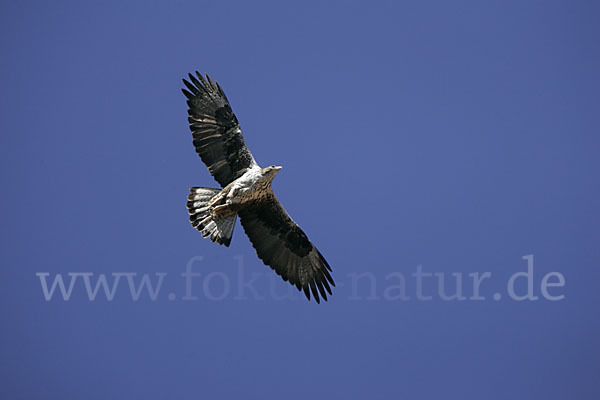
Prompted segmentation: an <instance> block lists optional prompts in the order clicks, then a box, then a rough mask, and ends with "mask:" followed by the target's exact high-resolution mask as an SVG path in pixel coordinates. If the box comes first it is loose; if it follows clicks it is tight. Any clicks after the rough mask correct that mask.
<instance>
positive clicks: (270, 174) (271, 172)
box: [262, 165, 282, 181]
mask: <svg viewBox="0 0 600 400" xmlns="http://www.w3.org/2000/svg"><path fill="white" fill-rule="evenodd" d="M281 168H282V167H281V166H278V165H270V166H268V167H266V168H263V169H262V173H263V176H264V177H265V178H267V179H268V180H269V181H271V180H273V178H275V175H277V173H278V172H279V170H280V169H281Z"/></svg>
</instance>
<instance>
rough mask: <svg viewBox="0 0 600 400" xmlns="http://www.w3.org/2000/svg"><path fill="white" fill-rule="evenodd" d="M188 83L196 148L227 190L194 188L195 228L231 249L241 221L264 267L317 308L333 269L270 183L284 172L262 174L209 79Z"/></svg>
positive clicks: (274, 170)
mask: <svg viewBox="0 0 600 400" xmlns="http://www.w3.org/2000/svg"><path fill="white" fill-rule="evenodd" d="M196 76H197V78H198V79H199V80H198V79H196V77H194V76H193V75H191V74H190V75H189V78H190V81H191V83H190V82H188V81H186V80H184V81H183V82H184V84H185V85H186V87H187V88H188V89H189V91H188V90H185V89H183V93H184V94H185V95H186V97H187V98H188V106H189V110H188V114H189V118H188V120H189V122H190V129H191V130H192V133H193V137H194V146H195V147H196V151H197V152H198V154H199V155H200V157H201V158H202V161H204V163H205V164H206V166H207V167H208V169H209V171H210V173H211V174H212V175H213V176H214V177H215V179H216V180H217V181H218V182H219V183H220V184H221V186H222V187H223V189H213V188H206V187H193V188H191V189H190V194H189V195H188V203H187V208H188V212H189V214H190V221H191V223H192V226H193V227H194V228H196V229H197V230H198V231H200V232H201V233H202V235H203V236H204V237H208V238H210V240H211V241H213V242H217V243H219V244H224V245H225V246H229V244H230V243H231V237H232V235H233V228H234V227H235V222H236V219H237V216H239V217H240V220H241V223H242V226H243V227H244V230H245V231H246V234H247V235H248V237H249V238H250V241H251V242H252V245H253V246H254V248H255V250H256V252H257V254H258V256H259V257H260V258H261V259H262V260H263V262H264V263H265V264H267V265H269V266H270V267H271V268H273V269H274V270H275V272H277V274H279V275H281V277H282V278H283V279H284V280H286V281H287V280H289V281H290V283H291V284H293V285H295V286H296V287H297V288H298V290H303V291H304V293H305V295H306V297H307V298H308V299H310V293H311V292H312V295H313V297H314V298H315V300H316V301H317V302H319V294H320V295H321V297H322V298H323V299H325V300H327V294H326V292H327V293H329V294H331V293H332V292H331V287H330V285H331V286H335V283H334V281H333V279H332V277H331V275H330V274H329V271H331V267H329V264H327V261H325V258H324V257H323V256H322V255H321V253H320V252H319V251H318V250H317V249H316V248H315V247H314V245H313V244H312V243H311V242H310V241H309V240H308V238H307V237H306V235H305V234H304V232H303V231H302V230H301V229H300V227H298V225H297V224H296V223H295V222H294V221H293V220H292V219H291V217H290V216H289V215H288V213H287V212H286V211H285V209H284V208H283V207H282V206H281V204H280V203H279V201H278V200H277V197H276V196H275V194H274V193H273V189H272V188H271V183H272V181H273V178H274V177H275V175H277V172H278V171H279V170H280V169H281V167H277V166H269V167H266V168H261V167H260V166H259V165H258V164H257V163H256V161H255V160H254V157H253V156H252V154H251V153H250V150H249V149H248V148H247V146H246V144H245V142H244V139H243V137H242V131H241V129H240V127H239V124H238V121H237V118H236V117H235V115H234V114H233V111H232V110H231V106H230V105H229V101H228V100H227V97H226V96H225V93H224V92H223V90H222V89H221V87H220V86H219V85H218V84H215V83H213V82H212V81H211V80H210V78H209V77H208V75H207V76H206V79H204V77H202V75H200V74H199V73H197V72H196Z"/></svg>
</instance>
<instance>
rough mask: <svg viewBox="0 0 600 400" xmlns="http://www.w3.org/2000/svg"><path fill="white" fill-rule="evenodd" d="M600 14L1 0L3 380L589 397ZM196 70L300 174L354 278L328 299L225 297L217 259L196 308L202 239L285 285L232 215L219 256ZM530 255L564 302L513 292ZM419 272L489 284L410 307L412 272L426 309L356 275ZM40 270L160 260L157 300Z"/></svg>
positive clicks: (318, 221)
mask: <svg viewBox="0 0 600 400" xmlns="http://www.w3.org/2000/svg"><path fill="white" fill-rule="evenodd" d="M599 12H600V7H599V6H598V3H595V2H578V1H572V2H567V1H563V2H556V1H526V2H523V1H516V2H491V1H486V2H479V1H472V2H446V1H442V2H428V1H425V2H420V1H414V2H392V1H386V2H366V1H365V2H314V3H311V2H297V3H295V4H284V3H283V2H256V3H255V2H252V4H251V2H217V1H212V2H164V3H155V2H115V3H112V4H109V3H108V2H97V3H95V4H86V3H85V2H16V1H3V2H2V4H1V5H0V15H1V17H0V46H1V47H0V49H1V54H2V61H1V63H0V76H1V78H0V79H1V80H2V86H1V88H0V102H1V103H0V116H1V118H0V132H1V136H0V163H1V172H0V173H1V182H2V195H1V198H0V202H1V206H2V211H3V216H2V230H1V235H2V240H1V245H0V246H1V253H0V260H1V263H2V273H1V277H0V300H1V302H0V320H1V321H2V325H1V328H0V329H1V330H0V332H1V337H0V339H1V342H0V397H2V398H6V399H9V398H11V399H32V398H52V399H75V398H85V399H107V398H123V399H132V398H145V399H165V398H172V399H205V398H208V399H210V398H292V399H305V398H381V399H389V398H407V399H430V398H466V399H482V398H484V399H507V398H510V399H542V398H544V399H563V398H578V399H596V398H599V395H600V389H599V386H598V379H597V378H598V376H597V375H598V370H599V367H600V365H599V364H600V346H599V342H598V337H599V335H600V319H599V318H598V317H599V315H598V314H599V313H598V298H597V296H598V289H599V288H600V265H599V262H600V252H599V246H598V244H599V242H600V235H599V232H598V227H599V226H600V221H599V218H598V204H599V180H598V171H599V167H600V161H599V159H598V150H599V144H600V140H599V137H598V134H599V133H600V123H599V115H600V113H599V111H600V95H599V93H600V79H599V75H598V71H600V55H599V53H600V52H599V47H598V39H599V37H600V28H599V25H598V15H599ZM195 69H199V70H200V71H203V72H209V73H210V74H211V75H212V77H214V78H215V79H217V80H218V81H219V82H220V83H221V85H222V86H223V87H224V89H225V91H226V93H227V94H228V97H229V99H230V101H231V102H232V105H233V108H234V110H235V112H236V114H237V116H238V118H239V120H240V121H241V124H242V128H243V130H244V133H245V136H246V140H247V142H248V144H249V146H250V147H251V149H252V151H253V153H254V155H255V157H256V159H257V160H258V162H259V163H261V164H262V165H269V164H282V165H283V166H284V169H283V170H282V171H281V172H280V174H279V175H278V177H277V179H276V181H275V184H274V188H275V191H276V193H277V194H278V196H279V197H280V199H281V201H282V203H283V204H285V206H286V208H287V209H288V211H289V212H290V213H291V215H292V216H293V217H294V219H295V220H296V221H297V222H298V223H299V224H300V225H301V226H302V227H303V228H304V230H305V231H306V232H307V234H308V235H309V237H310V238H311V239H312V240H313V242H315V243H316V244H317V245H318V247H319V248H320V249H321V250H322V252H323V253H324V254H325V256H326V257H327V259H328V260H329V262H330V264H331V265H332V266H333V268H334V276H335V278H336V280H337V282H338V283H339V284H340V285H338V288H337V290H336V291H335V294H334V296H333V298H332V299H331V301H329V302H328V303H326V304H321V305H320V306H317V305H316V304H314V303H308V302H306V301H304V300H301V299H300V298H298V299H297V300H285V301H276V300H274V299H271V298H269V296H266V297H267V299H265V300H253V299H248V300H246V301H240V300H235V299H233V295H230V296H228V297H226V298H225V299H224V300H222V301H209V300H207V299H206V298H205V297H203V296H202V283H201V282H202V279H201V278H194V279H197V281H194V294H195V295H197V296H199V300H198V301H183V300H181V299H180V297H181V296H182V295H183V294H184V290H183V281H182V278H181V277H180V274H181V273H182V272H183V271H184V269H185V265H186V263H187V261H188V260H189V259H190V258H192V257H194V256H197V255H202V256H204V261H203V262H201V263H198V264H196V265H195V266H194V269H195V271H196V272H200V273H202V274H207V273H208V272H214V271H223V272H224V273H226V274H227V275H228V276H232V277H236V276H237V274H236V273H235V271H236V265H237V263H236V261H235V260H234V258H233V257H234V256H239V255H241V256H242V257H243V259H244V271H245V273H247V274H248V276H247V277H246V278H248V277H249V276H250V274H252V273H265V275H264V276H263V277H262V278H261V279H262V280H264V282H262V281H261V282H260V285H259V284H258V283H257V288H258V289H260V291H261V292H262V293H265V294H268V285H266V284H265V282H267V278H268V276H270V275H267V274H266V272H269V274H270V271H269V270H268V268H267V267H265V266H264V265H262V263H261V262H260V261H259V260H258V259H257V258H256V257H255V255H254V251H253V249H252V247H251V245H250V244H249V241H248V240H247V238H246V237H245V235H244V234H243V231H242V229H240V227H239V226H238V228H237V229H236V232H235V235H234V240H233V243H232V246H231V248H229V249H226V248H221V247H219V246H216V245H214V244H212V243H210V242H209V241H207V240H204V239H202V238H201V236H200V235H199V234H198V233H197V232H195V231H194V230H193V229H192V228H191V227H190V226H189V223H188V221H187V213H186V211H185V206H184V205H185V199H184V197H185V196H186V192H187V190H188V187H190V186H194V185H208V186H216V184H215V182H214V181H213V180H212V178H211V177H210V175H209V174H208V172H207V170H206V169H205V167H204V166H203V165H202V163H201V162H200V159H199V158H198V157H197V156H196V154H195V153H194V150H193V147H192V143H191V137H190V136H191V135H190V133H189V130H188V127H187V121H186V106H185V102H184V97H183V96H182V94H181V93H180V91H179V89H180V87H181V81H180V79H181V78H182V77H184V76H185V74H186V73H187V72H189V71H192V70H195ZM527 254H533V255H534V257H535V270H534V272H535V277H534V282H535V285H534V289H535V294H536V295H538V296H540V289H539V285H540V281H541V279H542V277H543V276H544V275H545V274H546V273H548V272H551V271H557V272H560V273H562V274H563V275H564V277H565V280H566V285H565V287H564V288H554V290H553V291H552V292H551V293H556V294H564V295H565V299H564V300H561V301H556V302H552V301H548V300H544V299H543V298H540V299H539V300H538V301H522V302H517V301H513V300H510V299H508V297H507V296H506V282H507V280H508V278H509V277H510V276H511V275H512V274H513V273H515V272H518V271H524V270H525V267H526V262H525V261H524V260H522V259H521V257H522V256H524V255H527ZM419 264H422V265H423V268H424V270H425V271H428V272H444V273H447V274H450V273H452V272H462V273H463V274H465V278H466V274H468V273H469V272H475V271H478V272H486V271H487V272H491V273H492V278H490V280H488V281H486V283H485V284H484V285H483V286H482V294H483V295H485V296H486V300H485V301H462V302H458V301H449V302H446V301H442V300H441V299H439V298H435V297H434V299H433V300H431V301H428V302H425V301H417V300H416V299H415V296H414V290H415V288H414V283H411V282H410V281H409V282H407V292H408V293H407V294H408V295H409V296H410V297H411V299H410V300H408V301H386V300H385V299H383V298H381V299H380V300H367V299H366V297H367V296H368V295H369V293H368V292H369V291H368V287H367V285H366V284H364V285H363V283H361V286H360V287H359V293H358V295H359V296H358V297H360V298H361V300H350V299H349V298H350V297H352V290H351V286H352V285H351V280H350V278H349V276H350V274H352V273H362V272H372V273H373V275H374V276H375V277H376V280H377V295H378V296H379V297H381V295H382V292H383V290H384V289H385V288H386V285H387V284H389V282H387V281H386V280H385V277H386V276H387V275H388V274H389V273H392V272H395V271H398V272H402V273H404V274H405V275H406V276H407V277H410V274H411V273H412V272H414V271H415V269H416V266H417V265H419ZM36 272H49V273H50V274H51V276H53V275H54V274H56V273H62V274H67V273H68V272H93V273H94V274H100V273H105V274H110V273H112V272H136V273H138V274H143V273H149V274H154V273H156V272H167V273H168V276H167V277H166V278H165V281H164V283H163V287H162V289H161V292H160V295H159V297H158V299H157V300H156V301H154V302H153V301H151V300H149V299H148V296H147V295H142V296H141V298H140V300H139V301H137V302H134V301H132V299H131V296H130V295H129V293H128V290H126V289H127V288H126V286H125V285H123V286H122V287H121V288H120V290H117V294H116V295H115V299H114V300H113V301H112V302H109V301H107V300H106V299H102V297H103V296H102V294H100V295H99V298H98V299H96V301H93V302H90V301H89V300H88V299H87V295H86V294H85V291H84V289H83V286H80V285H79V284H78V285H76V286H75V289H74V291H73V295H72V298H71V299H70V301H67V302H65V301H63V300H62V299H60V298H54V299H53V300H51V301H49V302H47V301H45V300H44V296H43V294H42V290H41V287H40V281H39V279H38V278H37V277H36V275H35V273H36ZM215 282H216V283H218V281H217V280H215ZM216 283H215V286H214V288H213V289H214V291H215V293H219V288H218V285H216ZM276 283H277V286H276V289H277V290H279V291H281V290H283V291H285V288H286V284H284V283H283V282H280V281H276ZM465 286H466V285H465ZM121 289H122V290H121ZM427 290H429V291H430V293H435V287H433V286H432V287H430V288H429V289H427ZM519 290H520V291H521V293H522V292H523V290H524V287H520V288H519ZM170 292H174V293H176V294H177V299H176V300H175V301H169V300H168V299H167V294H168V293H170ZM495 292H499V293H503V294H504V296H503V298H502V299H501V300H500V301H494V300H492V298H491V295H492V294H493V293H495ZM467 294H468V293H467Z"/></svg>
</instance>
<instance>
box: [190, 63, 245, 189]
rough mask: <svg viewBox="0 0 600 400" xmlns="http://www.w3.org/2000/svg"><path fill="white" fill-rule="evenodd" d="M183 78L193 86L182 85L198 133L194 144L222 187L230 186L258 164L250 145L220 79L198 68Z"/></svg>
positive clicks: (193, 131) (195, 133) (191, 124)
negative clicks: (194, 73)
mask: <svg viewBox="0 0 600 400" xmlns="http://www.w3.org/2000/svg"><path fill="white" fill-rule="evenodd" d="M196 76H197V77H198V79H199V80H198V79H196V77H194V75H192V74H189V79H190V81H191V82H190V81H187V80H185V79H184V80H183V83H184V84H185V86H186V87H187V88H188V89H189V91H188V90H186V89H182V91H183V94H184V95H185V96H186V97H187V99H188V100H187V104H188V107H189V109H188V114H189V117H188V121H189V123H190V129H191V131H192V135H193V137H194V147H195V148H196V152H197V153H198V154H199V155H200V158H202V161H203V162H204V164H206V166H207V167H208V170H209V171H210V173H211V174H212V176H214V178H215V179H216V180H217V182H219V184H220V185H221V186H222V187H225V186H227V185H228V184H229V183H231V182H232V181H234V180H236V179H237V178H239V177H240V176H242V175H243V174H244V172H245V171H246V170H247V169H248V168H250V167H252V166H254V165H256V161H254V157H252V153H250V150H249V149H248V147H247V146H246V142H244V138H243V136H242V130H241V129H240V125H239V123H238V120H237V118H236V117H235V114H234V113H233V111H232V110H231V106H230V105H229V101H228V100H227V97H226V96H225V93H223V89H221V87H220V86H219V84H218V83H216V82H215V83H213V82H212V81H211V79H210V78H209V76H208V75H206V79H204V77H202V75H200V74H199V73H198V72H196Z"/></svg>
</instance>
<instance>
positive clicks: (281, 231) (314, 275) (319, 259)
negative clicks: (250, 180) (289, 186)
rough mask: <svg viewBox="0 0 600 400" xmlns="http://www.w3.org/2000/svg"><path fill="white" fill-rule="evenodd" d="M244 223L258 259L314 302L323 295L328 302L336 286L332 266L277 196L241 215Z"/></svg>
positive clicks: (270, 197) (243, 210) (259, 203)
mask: <svg viewBox="0 0 600 400" xmlns="http://www.w3.org/2000/svg"><path fill="white" fill-rule="evenodd" d="M238 215H239V216H240V221H241V223H242V226H243V227H244V230H245V231H246V234H247V235H248V237H249V238H250V241H251V242H252V245H253V246H254V248H255V249H256V253H257V254H258V257H259V258H260V259H261V260H263V262H264V263H265V264H266V265H268V266H270V267H271V268H273V269H274V270H275V272H277V274H278V275H280V276H281V277H282V278H283V280H284V281H289V282H290V283H291V284H292V285H295V286H296V287H297V288H298V290H301V289H302V290H304V294H305V295H306V297H307V298H308V299H309V300H310V293H311V292H312V294H313V297H314V298H315V300H316V301H317V303H319V294H320V295H321V297H322V298H323V299H324V300H327V294H326V293H325V292H326V291H327V293H329V294H331V287H330V286H329V285H330V284H331V286H335V283H334V282H333V279H332V278H331V275H330V274H329V271H331V267H330V266H329V264H327V261H325V258H324V257H323V255H321V253H320V252H319V250H317V248H316V247H315V246H314V245H313V244H312V243H311V242H310V240H308V237H306V234H305V233H304V232H303V231H302V229H300V227H299V226H298V225H297V224H296V223H295V222H294V221H293V220H292V219H291V218H290V216H289V215H288V213H287V212H286V211H285V210H284V208H283V207H282V206H281V204H280V203H279V201H278V200H277V198H276V197H275V195H274V194H272V193H271V194H269V196H268V197H267V199H266V200H263V201H260V202H257V203H254V204H252V205H248V206H247V207H245V208H244V209H242V210H240V211H239V212H238Z"/></svg>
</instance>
